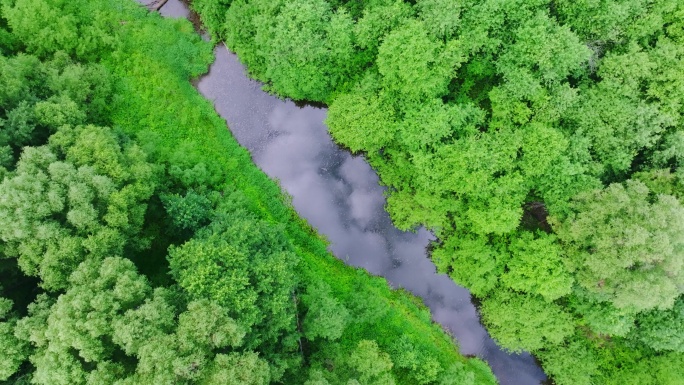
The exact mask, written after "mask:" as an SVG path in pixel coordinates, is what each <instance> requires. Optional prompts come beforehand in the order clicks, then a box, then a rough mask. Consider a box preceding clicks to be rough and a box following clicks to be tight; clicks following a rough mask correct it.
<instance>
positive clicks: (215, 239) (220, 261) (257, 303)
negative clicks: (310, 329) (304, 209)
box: [169, 212, 297, 347]
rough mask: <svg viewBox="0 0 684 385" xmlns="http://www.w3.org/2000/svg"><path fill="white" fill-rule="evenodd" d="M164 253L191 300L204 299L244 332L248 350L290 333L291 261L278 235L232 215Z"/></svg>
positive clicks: (293, 262)
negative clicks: (225, 312) (224, 311)
mask: <svg viewBox="0 0 684 385" xmlns="http://www.w3.org/2000/svg"><path fill="white" fill-rule="evenodd" d="M236 214H237V215H243V217H242V218H240V217H234V218H231V219H230V222H226V223H224V222H221V221H215V222H214V224H213V225H212V226H211V227H209V228H208V229H206V230H204V231H203V232H200V234H199V235H198V236H197V237H196V238H194V239H192V240H190V241H188V242H186V243H185V244H183V245H182V246H180V247H177V248H174V249H172V250H171V251H170V253H169V261H170V264H171V271H172V273H173V275H174V277H175V278H176V280H177V281H178V283H179V284H180V286H181V287H183V288H184V289H185V290H187V291H188V292H189V293H190V295H191V296H192V297H193V298H197V299H200V298H209V299H212V300H213V301H216V302H218V303H219V304H221V305H222V306H224V307H226V308H228V309H230V311H229V315H230V316H231V317H233V318H234V319H235V320H237V321H238V323H239V324H240V325H242V326H243V327H245V328H248V329H250V328H251V332H249V333H248V337H247V338H246V343H247V344H248V347H255V346H257V345H259V344H261V343H263V342H265V341H268V340H271V339H276V338H278V337H279V336H280V335H281V334H282V333H284V332H285V333H287V332H290V331H291V330H292V329H293V322H294V311H295V309H294V302H293V299H292V292H293V288H294V285H295V283H296V280H295V276H294V273H293V268H294V266H295V265H296V264H297V257H296V255H295V254H294V253H293V252H292V251H291V246H290V245H289V243H288V241H287V239H286V238H285V237H284V235H283V234H282V232H281V231H280V229H278V228H277V227H273V226H271V225H268V224H266V223H263V222H258V221H256V220H255V219H254V218H253V217H251V216H250V215H249V214H246V213H244V212H237V213H236Z"/></svg>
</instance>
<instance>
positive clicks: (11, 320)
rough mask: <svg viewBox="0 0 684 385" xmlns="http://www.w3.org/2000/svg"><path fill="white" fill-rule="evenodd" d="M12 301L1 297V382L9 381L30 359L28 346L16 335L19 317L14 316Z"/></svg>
mask: <svg viewBox="0 0 684 385" xmlns="http://www.w3.org/2000/svg"><path fill="white" fill-rule="evenodd" d="M12 305H13V303H12V301H11V300H9V299H7V298H2V297H0V347H2V351H3V354H2V356H1V357H0V381H5V380H7V379H8V378H9V377H10V376H11V375H13V374H14V373H15V372H16V371H17V370H18V369H19V366H20V365H21V364H22V363H23V362H24V361H26V359H27V358H28V357H27V356H28V353H29V349H28V344H27V343H26V342H25V341H22V340H19V339H17V338H16V337H15V335H14V328H15V326H16V323H17V317H16V315H15V314H12V313H13V312H12Z"/></svg>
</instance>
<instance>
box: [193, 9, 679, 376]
mask: <svg viewBox="0 0 684 385" xmlns="http://www.w3.org/2000/svg"><path fill="white" fill-rule="evenodd" d="M192 6H193V7H194V8H195V9H196V10H197V11H198V12H199V13H200V14H201V16H202V19H203V21H204V23H205V24H206V25H207V26H208V27H209V29H210V31H211V33H212V35H213V36H214V38H216V39H221V40H224V41H225V42H226V44H227V46H228V47H229V48H230V49H231V50H234V51H235V52H236V53H237V54H238V56H239V57H240V60H241V61H242V62H243V63H244V64H246V65H247V67H248V68H249V72H250V74H251V75H252V76H253V77H255V78H256V79H259V80H261V81H263V82H264V83H266V84H267V87H268V89H269V90H271V91H273V92H276V93H278V94H280V95H282V96H286V97H290V98H293V99H304V100H312V101H319V102H325V103H327V104H328V105H329V113H328V119H327V123H328V126H329V129H330V132H331V134H332V135H333V137H334V138H335V139H336V140H337V141H338V142H339V143H340V144H342V145H344V146H346V147H348V148H349V149H350V150H352V151H353V152H357V153H362V154H363V155H364V157H365V158H366V159H367V160H368V161H369V163H370V164H371V165H372V166H373V168H374V169H376V170H377V171H378V173H379V175H380V178H381V182H382V183H383V184H384V185H386V186H387V187H388V204H387V210H388V211H389V213H390V214H391V216H392V219H393V221H394V223H395V224H396V225H397V226H398V227H399V228H402V229H413V228H416V227H417V226H421V225H422V226H426V227H428V228H429V229H431V230H433V231H434V233H435V234H436V235H437V236H438V237H439V242H437V243H436V244H435V245H434V248H433V252H432V258H433V259H434V261H435V264H436V265H437V266H438V268H439V269H440V271H442V272H444V273H447V274H449V275H450V276H451V277H452V278H453V279H454V280H455V281H456V282H457V283H459V284H462V285H464V286H465V287H467V288H469V289H470V290H471V291H472V292H473V294H474V295H476V296H477V297H478V300H479V301H480V303H481V308H480V310H481V313H482V317H483V320H484V322H485V324H486V325H487V326H488V327H489V331H490V332H491V334H492V336H493V337H494V338H495V339H496V340H497V341H498V342H499V343H500V344H501V345H502V346H504V347H505V348H507V349H509V350H512V351H520V350H529V351H532V352H533V353H534V354H535V355H536V356H537V357H539V358H540V360H541V362H542V365H543V366H544V368H545V370H546V371H547V373H548V374H550V375H551V376H552V377H553V379H554V381H555V382H556V383H558V384H573V385H576V384H595V383H601V384H604V383H605V384H612V383H615V384H618V383H619V384H626V383H634V384H679V383H681V378H682V371H681V363H682V360H683V359H684V350H682V345H681V344H680V343H679V341H681V338H680V337H681V335H682V333H684V326H682V325H683V324H682V323H681V321H682V317H681V315H682V313H681V303H682V298H683V297H682V295H683V293H684V244H683V243H682V242H683V240H684V228H682V220H683V218H684V215H683V214H684V212H683V211H682V210H684V208H683V207H682V201H681V199H682V197H683V194H682V192H683V191H684V189H683V186H682V181H683V180H684V179H683V178H684V174H683V172H684V167H682V162H683V161H684V152H683V151H684V146H683V144H684V141H683V139H684V131H683V128H684V127H683V126H682V125H683V122H684V120H683V118H684V115H683V114H684V104H683V102H682V95H684V3H682V2H681V1H678V0H606V1H566V0H555V1H549V0H535V1H527V0H525V1H522V0H504V1H500V0H463V1H456V0H417V1H401V0H372V1H355V0H348V1H345V0H296V1H285V0H275V1H273V0H268V1H267V0H233V1H219V0H196V1H193V3H192ZM578 368H581V369H580V370H578ZM584 369H586V370H584ZM579 372H582V373H581V374H580V373H579Z"/></svg>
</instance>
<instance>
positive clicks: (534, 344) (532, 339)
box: [482, 290, 574, 351]
mask: <svg viewBox="0 0 684 385" xmlns="http://www.w3.org/2000/svg"><path fill="white" fill-rule="evenodd" d="M482 317H483V320H484V323H485V325H487V328H488V330H489V332H490V333H491V335H492V337H494V339H496V340H497V341H498V342H499V344H501V346H503V347H505V348H506V349H509V350H512V351H521V350H538V349H541V348H550V347H552V346H554V345H558V344H560V343H562V342H563V341H564V340H565V338H567V337H568V336H570V335H571V334H572V333H573V331H574V325H573V320H572V317H571V316H570V314H568V313H567V312H565V311H564V310H563V308H561V307H560V306H559V305H556V304H554V303H549V302H547V301H545V300H544V299H542V298H540V297H538V296H534V295H526V294H517V293H513V292H509V291H506V290H500V291H497V292H496V293H494V294H493V295H492V296H490V297H488V298H487V299H485V300H484V301H483V302H482Z"/></svg>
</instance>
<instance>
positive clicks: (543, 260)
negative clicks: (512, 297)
mask: <svg viewBox="0 0 684 385" xmlns="http://www.w3.org/2000/svg"><path fill="white" fill-rule="evenodd" d="M509 248H510V250H511V259H510V260H509V261H508V263H507V264H506V267H507V271H506V273H505V274H504V275H503V277H502V283H503V284H504V285H506V286H508V287H510V288H511V289H513V290H517V291H523V292H527V293H530V294H538V295H541V296H542V297H544V299H545V300H547V301H553V300H555V299H558V298H560V297H563V296H565V295H567V294H570V291H571V289H572V284H573V281H574V280H573V278H572V276H571V275H570V273H569V272H568V271H567V269H566V268H565V266H564V264H563V260H562V257H561V253H562V250H561V247H560V246H559V245H558V243H556V238H555V237H554V236H548V235H546V234H545V233H537V234H536V236H535V235H533V234H532V233H527V232H526V233H522V234H521V235H520V237H518V238H517V239H515V240H514V241H512V242H511V244H510V246H509Z"/></svg>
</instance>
